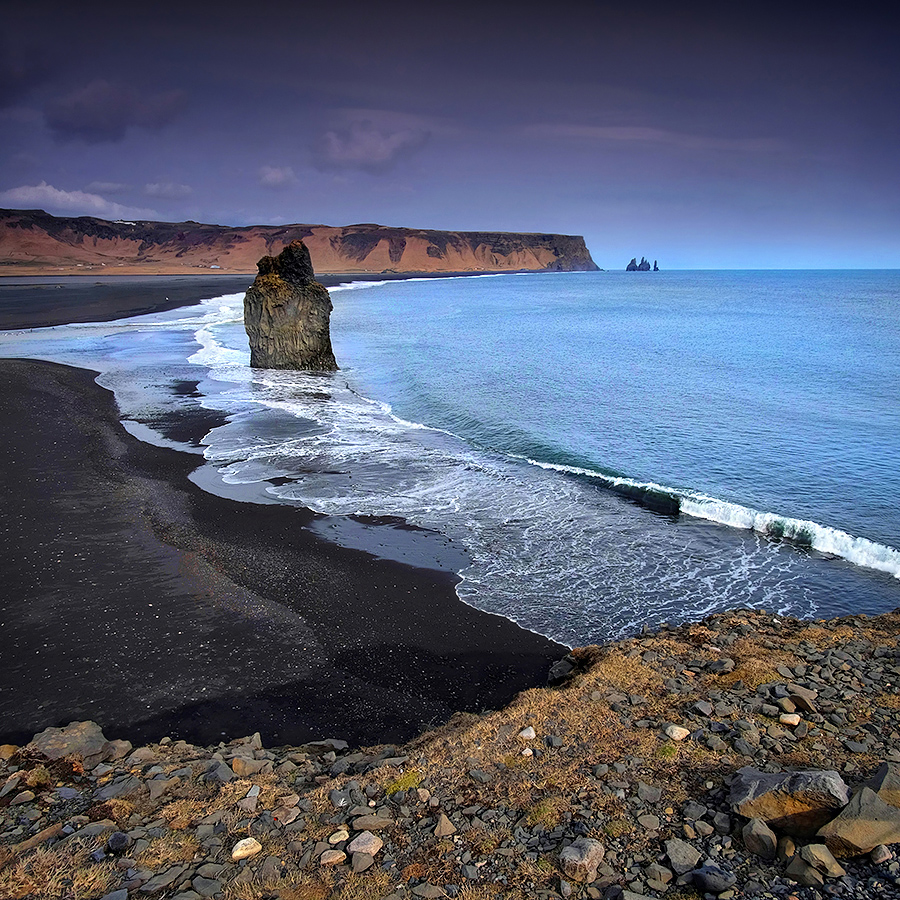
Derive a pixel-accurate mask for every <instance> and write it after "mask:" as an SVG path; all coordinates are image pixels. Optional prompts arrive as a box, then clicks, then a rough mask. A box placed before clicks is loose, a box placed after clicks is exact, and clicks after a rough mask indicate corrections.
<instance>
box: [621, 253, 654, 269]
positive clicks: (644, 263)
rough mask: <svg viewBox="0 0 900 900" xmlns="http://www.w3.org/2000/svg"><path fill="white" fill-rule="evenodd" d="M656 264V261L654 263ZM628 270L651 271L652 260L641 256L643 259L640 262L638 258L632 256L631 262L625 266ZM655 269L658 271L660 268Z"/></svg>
mask: <svg viewBox="0 0 900 900" xmlns="http://www.w3.org/2000/svg"><path fill="white" fill-rule="evenodd" d="M654 265H656V263H654ZM625 271H626V272H649V271H650V261H649V260H647V259H644V257H643V256H642V257H641V261H640V262H638V261H637V258H636V257H634V256H632V257H631V262H630V263H628V265H627V266H625ZM654 271H656V272H658V271H659V269H655V270H654Z"/></svg>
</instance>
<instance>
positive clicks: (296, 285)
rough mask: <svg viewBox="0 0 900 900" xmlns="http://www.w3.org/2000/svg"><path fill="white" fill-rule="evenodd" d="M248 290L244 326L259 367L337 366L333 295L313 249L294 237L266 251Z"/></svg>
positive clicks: (254, 362) (330, 368)
mask: <svg viewBox="0 0 900 900" xmlns="http://www.w3.org/2000/svg"><path fill="white" fill-rule="evenodd" d="M257 268H258V270H259V274H258V275H257V276H256V279H255V280H254V282H253V284H251V285H250V288H249V289H248V291H247V293H246V294H245V296H244V328H245V329H246V331H247V337H248V338H249V339H250V366H251V367H252V368H254V369H305V370H312V371H326V372H333V371H334V370H335V369H337V363H336V362H335V359H334V352H333V351H332V349H331V333H330V330H329V323H330V319H331V310H332V305H331V297H329V296H328V291H327V290H326V289H325V288H324V287H323V286H322V285H321V284H319V282H317V281H316V280H315V279H314V276H313V267H312V262H311V261H310V258H309V250H308V249H307V248H306V245H305V244H304V243H303V241H292V242H291V243H290V244H288V245H287V246H286V247H285V248H284V249H283V250H282V251H281V253H279V254H278V256H275V257H273V256H264V257H263V258H262V259H261V260H260V261H259V262H258V263H257Z"/></svg>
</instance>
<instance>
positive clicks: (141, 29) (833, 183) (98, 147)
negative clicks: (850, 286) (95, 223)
mask: <svg viewBox="0 0 900 900" xmlns="http://www.w3.org/2000/svg"><path fill="white" fill-rule="evenodd" d="M133 6H140V9H134V8H132V7H133ZM732 6H746V8H745V9H738V10H735V9H732V8H731V7H732ZM312 7H318V8H315V9H314V8H312ZM784 7H785V8H782V9H778V8H777V7H771V11H767V9H769V8H768V7H766V6H764V5H759V4H757V5H742V4H724V3H717V4H708V5H706V4H674V3H669V4H654V3H643V4H629V5H628V8H627V10H626V11H622V6H621V5H611V4H606V3H602V2H596V3H568V2H565V0H563V2H559V3H555V4H554V3H546V2H545V3H543V4H540V5H539V6H537V5H534V4H531V5H529V4H527V3H522V2H518V3H506V2H499V3H498V2H484V3H478V4H473V3H470V2H467V0H460V2H453V3H438V2H429V3H426V2H417V3H390V2H386V3H385V2H374V0H371V2H369V3H367V4H365V5H363V4H359V3H356V2H349V3H348V2H344V3H341V2H338V3H330V4H329V3H316V4H309V3H303V2H300V0H295V2H291V3H268V2H265V0H261V2H256V3H248V2H244V3H242V4H240V5H227V4H225V3H216V4H206V3H190V2H181V3H179V4H171V3H169V2H166V0H161V2H154V3H145V4H123V3H119V4H115V5H113V4H109V5H106V4H104V3H102V2H92V3H86V4H76V3H71V2H68V3H66V4H60V5H57V4H52V3H42V2H40V0H35V2H33V3H31V4H28V5H27V6H26V5H25V4H21V8H20V9H19V10H12V11H10V10H8V9H7V10H6V11H5V13H4V28H3V32H2V34H0V133H2V135H3V140H2V142H0V206H6V207H22V208H24V207H29V208H30V207H42V208H44V209H46V210H48V211H49V212H53V213H56V214H61V215H85V214H87V215H97V216H100V217H102V218H112V219H115V218H126V219H134V218H152V219H162V220H169V221H177V220H183V219H195V220H198V221H202V222H218V223H221V224H229V225H243V224H249V223H281V222H307V223H320V222H321V223H327V224H333V225H344V224H350V223H353V222H379V223H382V224H388V225H408V226H411V227H420V228H447V229H466V230H501V231H558V232H566V233H573V234H583V235H584V236H585V238H586V239H587V243H588V246H589V248H590V249H591V252H592V254H593V256H594V259H595V260H596V261H597V263H598V264H599V265H600V266H603V267H606V268H623V267H624V266H625V264H626V263H627V262H628V260H629V259H630V258H631V257H632V256H635V255H636V256H638V257H640V256H641V255H642V254H643V255H646V256H648V257H649V258H651V259H653V258H657V259H659V261H660V266H661V267H662V268H769V267H776V268H780V267H785V268H807V267H898V266H900V101H898V97H900V53H898V52H897V47H898V46H900V31H898V28H897V26H896V24H894V21H893V18H894V17H893V16H891V17H890V18H889V17H888V16H889V13H885V16H884V18H882V19H880V20H879V19H877V18H876V17H875V14H873V13H872V12H866V13H862V14H860V13H852V12H850V11H845V12H840V11H838V12H834V11H829V10H828V9H827V8H826V7H824V6H822V5H812V4H810V5H807V4H799V3H795V4H784ZM847 9H848V10H849V7H847Z"/></svg>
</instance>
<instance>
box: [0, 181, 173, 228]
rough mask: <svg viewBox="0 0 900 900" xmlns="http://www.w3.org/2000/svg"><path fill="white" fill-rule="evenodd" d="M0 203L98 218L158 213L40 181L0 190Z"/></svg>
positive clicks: (18, 207) (124, 217) (153, 216)
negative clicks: (65, 189)
mask: <svg viewBox="0 0 900 900" xmlns="http://www.w3.org/2000/svg"><path fill="white" fill-rule="evenodd" d="M0 204H2V205H4V206H10V207H12V208H13V209H36V208H40V209H47V210H55V211H57V212H67V213H75V214H78V215H87V216H99V217H100V218H101V219H153V218H156V217H157V216H158V215H159V214H158V213H157V212H156V211H155V210H152V209H137V208H136V207H133V206H122V204H121V203H113V202H112V201H111V200H107V199H106V198H105V197H101V196H100V195H99V194H89V193H88V192H86V191H62V190H60V189H59V188H55V187H53V185H52V184H47V182H46V181H42V182H41V183H40V184H34V185H23V186H22V187H17V188H10V189H9V190H7V191H0Z"/></svg>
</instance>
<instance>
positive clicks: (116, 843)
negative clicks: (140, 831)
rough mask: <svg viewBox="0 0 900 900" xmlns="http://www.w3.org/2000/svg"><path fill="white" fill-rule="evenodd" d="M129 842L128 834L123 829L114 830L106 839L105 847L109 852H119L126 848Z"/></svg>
mask: <svg viewBox="0 0 900 900" xmlns="http://www.w3.org/2000/svg"><path fill="white" fill-rule="evenodd" d="M131 844H132V840H131V837H130V835H127V834H126V833H125V832H124V831H114V832H113V833H112V834H111V835H110V836H109V837H108V838H107V839H106V849H107V850H109V852H110V853H121V852H122V851H123V850H127V849H128V848H129V847H130V846H131Z"/></svg>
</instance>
